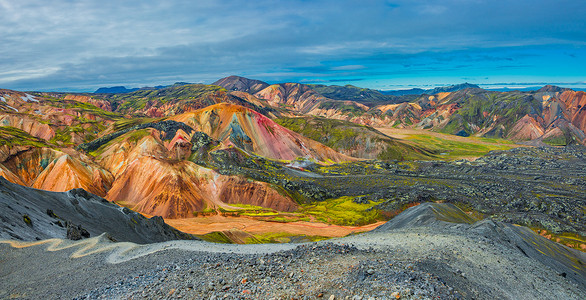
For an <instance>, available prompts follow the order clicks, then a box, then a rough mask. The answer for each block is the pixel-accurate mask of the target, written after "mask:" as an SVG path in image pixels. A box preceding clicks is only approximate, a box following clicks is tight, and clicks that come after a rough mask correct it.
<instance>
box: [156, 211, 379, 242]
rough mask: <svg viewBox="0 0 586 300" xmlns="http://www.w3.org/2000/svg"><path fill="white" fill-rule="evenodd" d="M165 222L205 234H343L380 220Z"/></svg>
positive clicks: (366, 228)
mask: <svg viewBox="0 0 586 300" xmlns="http://www.w3.org/2000/svg"><path fill="white" fill-rule="evenodd" d="M165 223H167V224H169V225H171V226H172V227H174V228H176V229H178V230H180V231H182V232H185V233H191V234H206V233H211V232H216V231H226V230H239V231H246V232H248V233H251V234H269V233H275V232H279V233H285V234H291V235H307V236H320V237H343V236H346V235H349V234H352V233H359V232H365V231H370V230H373V229H375V228H376V227H378V226H380V225H382V224H384V223H385V222H384V221H379V222H376V223H373V224H368V225H364V226H341V225H334V224H326V223H317V222H304V221H300V222H289V223H280V222H267V221H259V220H255V219H253V218H247V217H223V216H218V215H216V216H210V217H197V218H188V219H165Z"/></svg>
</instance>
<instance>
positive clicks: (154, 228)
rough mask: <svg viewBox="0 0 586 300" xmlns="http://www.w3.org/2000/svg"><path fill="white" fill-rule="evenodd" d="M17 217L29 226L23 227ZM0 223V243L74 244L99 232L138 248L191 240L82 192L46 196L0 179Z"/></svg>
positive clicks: (156, 221)
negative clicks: (60, 240)
mask: <svg viewBox="0 0 586 300" xmlns="http://www.w3.org/2000/svg"><path fill="white" fill-rule="evenodd" d="M23 215H26V216H27V218H28V219H29V220H30V222H28V223H26V222H23V217H22V216H23ZM0 220H1V221H2V222H0V239H18V240H35V239H48V238H65V237H67V238H69V239H73V240H77V239H81V238H87V237H89V236H90V235H91V236H98V235H100V234H102V233H104V232H107V233H108V234H109V236H110V237H111V238H113V239H115V240H117V241H129V242H135V243H139V244H143V243H153V242H162V241H168V240H177V239H194V237H193V236H191V235H188V234H185V233H183V232H180V231H178V230H176V229H174V228H172V227H170V226H169V225H167V224H165V222H164V221H163V219H162V218H160V217H153V218H150V219H148V218H146V217H144V216H142V215H141V214H139V213H136V212H133V211H130V210H128V209H125V208H121V207H119V206H118V205H116V204H114V203H111V202H109V201H107V200H106V199H104V198H101V197H98V196H96V195H94V194H91V193H88V192H87V191H85V190H83V189H73V190H70V191H68V192H64V193H58V192H48V191H42V190H36V189H32V188H28V187H24V186H20V185H17V184H13V183H10V182H9V181H7V180H6V179H4V178H3V177H0ZM29 224H30V225H29ZM63 224H66V225H65V226H63Z"/></svg>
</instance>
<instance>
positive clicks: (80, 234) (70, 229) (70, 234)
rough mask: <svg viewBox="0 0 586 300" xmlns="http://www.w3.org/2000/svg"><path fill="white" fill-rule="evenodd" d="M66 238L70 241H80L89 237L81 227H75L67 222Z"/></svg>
mask: <svg viewBox="0 0 586 300" xmlns="http://www.w3.org/2000/svg"><path fill="white" fill-rule="evenodd" d="M66 227H67V238H68V239H70V240H74V241H77V240H81V239H84V238H85V239H87V238H89V237H90V233H89V232H88V231H87V230H85V229H84V228H83V227H81V225H75V224H73V223H70V222H67V225H66Z"/></svg>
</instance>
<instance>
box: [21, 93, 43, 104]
mask: <svg viewBox="0 0 586 300" xmlns="http://www.w3.org/2000/svg"><path fill="white" fill-rule="evenodd" d="M25 95H26V97H20V99H22V100H23V101H24V102H29V101H30V102H37V103H38V102H39V100H37V99H35V96H33V95H29V94H25Z"/></svg>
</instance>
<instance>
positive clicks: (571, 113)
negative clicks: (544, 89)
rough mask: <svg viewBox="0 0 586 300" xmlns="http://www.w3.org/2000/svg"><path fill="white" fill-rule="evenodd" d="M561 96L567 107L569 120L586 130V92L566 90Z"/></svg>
mask: <svg viewBox="0 0 586 300" xmlns="http://www.w3.org/2000/svg"><path fill="white" fill-rule="evenodd" d="M559 98H560V102H562V103H563V104H564V106H565V107H566V111H567V114H568V118H569V121H570V122H571V123H572V124H573V125H574V126H576V127H577V128H578V129H580V130H582V131H583V132H586V92H582V91H580V92H575V91H565V92H563V93H562V94H561V95H560V97H559Z"/></svg>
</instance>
